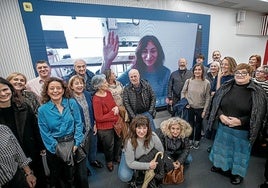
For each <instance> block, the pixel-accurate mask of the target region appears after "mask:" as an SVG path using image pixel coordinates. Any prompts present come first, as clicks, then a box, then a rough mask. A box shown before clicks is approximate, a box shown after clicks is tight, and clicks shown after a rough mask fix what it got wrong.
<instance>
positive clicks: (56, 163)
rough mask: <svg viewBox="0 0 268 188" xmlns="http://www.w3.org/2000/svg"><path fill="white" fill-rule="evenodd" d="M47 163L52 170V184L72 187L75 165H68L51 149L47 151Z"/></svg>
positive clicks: (58, 187)
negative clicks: (51, 151)
mask: <svg viewBox="0 0 268 188" xmlns="http://www.w3.org/2000/svg"><path fill="white" fill-rule="evenodd" d="M47 163H48V167H49V170H50V178H49V179H50V186H51V187H55V188H72V185H73V168H74V167H73V166H70V165H67V164H66V163H65V162H64V161H63V160H62V159H60V158H59V157H57V156H56V155H55V154H52V153H50V152H49V151H47Z"/></svg>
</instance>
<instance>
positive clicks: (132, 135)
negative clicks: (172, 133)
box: [126, 115, 152, 149]
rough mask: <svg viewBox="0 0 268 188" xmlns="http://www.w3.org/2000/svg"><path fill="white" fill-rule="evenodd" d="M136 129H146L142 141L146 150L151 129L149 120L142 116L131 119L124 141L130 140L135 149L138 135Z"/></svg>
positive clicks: (150, 136) (150, 137)
mask: <svg viewBox="0 0 268 188" xmlns="http://www.w3.org/2000/svg"><path fill="white" fill-rule="evenodd" d="M137 127H147V134H146V136H145V140H144V147H145V148H148V147H149V143H150V140H151V139H152V129H151V126H150V120H149V118H148V117H146V116H143V115H137V116H136V117H134V118H133V119H132V121H131V123H130V127H129V132H128V135H127V138H126V141H127V140H129V139H130V140H131V144H132V146H133V147H134V148H135V149H136V148H137V146H138V142H137V138H138V135H137V134H136V128H137Z"/></svg>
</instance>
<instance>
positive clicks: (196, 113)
mask: <svg viewBox="0 0 268 188" xmlns="http://www.w3.org/2000/svg"><path fill="white" fill-rule="evenodd" d="M202 112H203V108H197V109H195V108H189V109H188V121H189V123H190V125H191V126H192V128H193V132H192V134H191V136H190V137H189V138H190V140H195V141H200V139H201V130H202V121H203V118H202V116H201V115H202Z"/></svg>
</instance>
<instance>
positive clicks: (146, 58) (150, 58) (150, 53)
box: [141, 41, 158, 67]
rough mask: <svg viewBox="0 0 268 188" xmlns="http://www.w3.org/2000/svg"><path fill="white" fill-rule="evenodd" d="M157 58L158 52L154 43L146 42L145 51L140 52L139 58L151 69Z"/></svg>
mask: <svg viewBox="0 0 268 188" xmlns="http://www.w3.org/2000/svg"><path fill="white" fill-rule="evenodd" d="M157 56H158V51H157V48H156V46H155V45H154V43H152V42H151V41H149V42H148V44H147V46H146V48H145V49H143V50H142V52H141V57H142V60H143V62H144V63H145V64H146V65H147V66H148V67H151V66H153V65H154V64H155V62H156V60H157Z"/></svg>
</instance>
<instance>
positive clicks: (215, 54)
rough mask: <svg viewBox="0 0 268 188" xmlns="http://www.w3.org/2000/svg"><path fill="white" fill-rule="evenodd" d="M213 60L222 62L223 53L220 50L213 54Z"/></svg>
mask: <svg viewBox="0 0 268 188" xmlns="http://www.w3.org/2000/svg"><path fill="white" fill-rule="evenodd" d="M212 59H213V61H218V62H220V60H221V53H220V52H219V51H218V50H216V51H214V52H213V53H212Z"/></svg>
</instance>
